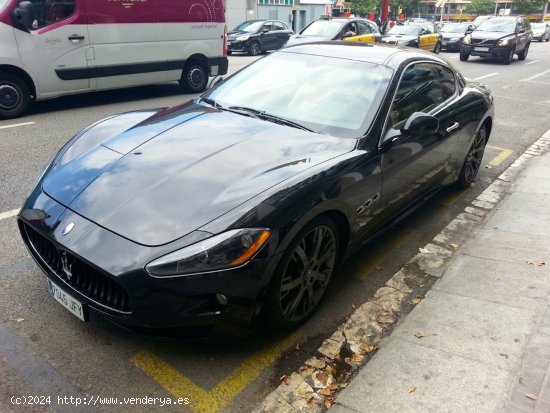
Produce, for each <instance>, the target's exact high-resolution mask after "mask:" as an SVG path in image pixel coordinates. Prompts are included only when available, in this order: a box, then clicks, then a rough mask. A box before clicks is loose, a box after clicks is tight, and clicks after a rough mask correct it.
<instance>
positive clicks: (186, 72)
mask: <svg viewBox="0 0 550 413" xmlns="http://www.w3.org/2000/svg"><path fill="white" fill-rule="evenodd" d="M207 84H208V69H207V67H206V66H205V64H204V63H200V62H196V61H195V62H190V63H188V64H187V66H185V68H184V69H183V73H182V75H181V80H180V85H181V87H182V88H183V89H184V90H185V91H186V92H188V93H200V92H202V91H204V90H205V89H206V85H207Z"/></svg>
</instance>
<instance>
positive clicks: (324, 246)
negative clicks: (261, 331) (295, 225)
mask: <svg viewBox="0 0 550 413" xmlns="http://www.w3.org/2000/svg"><path fill="white" fill-rule="evenodd" d="M339 247H340V246H339V238H338V228H337V227H336V224H334V222H333V221H332V220H330V219H329V218H327V217H318V218H315V219H314V220H312V221H311V222H309V223H308V224H307V225H306V226H305V227H304V228H302V230H301V231H300V232H299V233H298V234H297V235H296V237H295V238H294V239H293V240H292V242H291V243H290V245H289V247H288V248H287V250H286V252H285V253H284V255H283V258H282V259H281V262H280V263H279V265H278V267H277V270H276V271H275V273H274V275H273V278H272V280H271V282H270V285H269V288H268V291H267V293H266V298H265V302H264V309H263V311H264V317H265V318H266V321H267V323H268V324H269V325H270V326H271V327H273V328H276V329H290V328H295V327H297V326H299V325H301V324H303V323H304V322H305V321H306V320H307V319H309V318H310V317H311V316H312V315H313V313H314V311H315V309H316V308H317V307H318V305H319V303H320V302H321V299H322V298H323V296H324V294H325V292H326V290H327V285H328V284H329V282H330V279H331V277H332V275H333V273H334V269H335V267H336V264H337V261H338V254H339Z"/></svg>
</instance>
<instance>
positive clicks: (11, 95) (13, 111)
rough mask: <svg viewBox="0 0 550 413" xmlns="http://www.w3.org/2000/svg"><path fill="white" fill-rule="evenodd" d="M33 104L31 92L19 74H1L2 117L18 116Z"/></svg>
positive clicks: (0, 110) (0, 99)
mask: <svg viewBox="0 0 550 413" xmlns="http://www.w3.org/2000/svg"><path fill="white" fill-rule="evenodd" d="M30 105H31V92H30V90H29V87H28V85H27V83H25V81H24V80H23V79H21V78H20V77H19V76H15V75H12V74H9V73H6V74H4V75H1V76H0V119H12V118H17V117H18V116H21V115H22V114H24V113H25V112H26V111H27V110H28V109H29V107H30Z"/></svg>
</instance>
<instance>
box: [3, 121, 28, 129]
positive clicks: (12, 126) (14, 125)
mask: <svg viewBox="0 0 550 413" xmlns="http://www.w3.org/2000/svg"><path fill="white" fill-rule="evenodd" d="M33 123H34V122H24V123H14V124H12V125H5V126H0V129H8V128H17V127H19V126H27V125H32V124H33Z"/></svg>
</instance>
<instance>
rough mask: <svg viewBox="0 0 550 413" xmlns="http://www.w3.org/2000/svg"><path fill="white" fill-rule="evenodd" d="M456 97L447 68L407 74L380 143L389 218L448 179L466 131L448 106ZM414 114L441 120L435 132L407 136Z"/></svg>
mask: <svg viewBox="0 0 550 413" xmlns="http://www.w3.org/2000/svg"><path fill="white" fill-rule="evenodd" d="M442 71H444V73H445V74H446V75H447V76H446V77H445V78H443V76H442ZM449 74H450V76H449ZM457 95H458V89H457V84H456V80H455V77H454V73H453V71H452V70H451V69H449V68H447V67H445V66H443V65H438V64H435V63H429V62H416V63H412V64H410V65H409V66H407V67H406V68H405V70H404V71H403V73H402V75H401V78H400V82H399V85H398V88H397V91H396V93H395V95H394V98H393V102H392V107H391V110H390V114H389V116H388V119H387V122H386V129H385V132H384V134H383V138H382V140H381V143H380V152H381V154H382V155H381V159H380V165H381V171H382V180H383V188H382V193H381V198H380V208H384V209H386V210H387V214H388V215H393V214H394V213H396V212H397V211H398V210H400V209H401V208H402V207H403V205H405V204H408V203H410V202H412V201H413V200H415V199H416V198H418V197H419V196H420V195H421V194H423V193H425V192H427V191H429V190H431V189H433V188H434V187H436V186H438V185H439V184H440V183H441V182H442V180H443V179H444V178H445V177H446V176H447V175H448V173H449V172H448V169H447V166H448V163H449V161H450V159H451V155H452V153H453V150H454V148H455V147H456V144H457V140H458V137H459V135H460V133H461V132H462V125H461V123H460V122H458V121H457V120H456V119H455V116H456V115H455V112H456V107H455V106H453V104H450V103H452V102H453V99H456V97H457ZM415 112H422V113H425V114H430V115H433V116H435V117H436V118H437V119H438V120H439V127H438V130H437V132H435V133H426V134H410V133H407V132H403V131H402V127H403V126H404V124H405V122H406V121H407V119H409V117H410V116H411V115H413V113H415Z"/></svg>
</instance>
